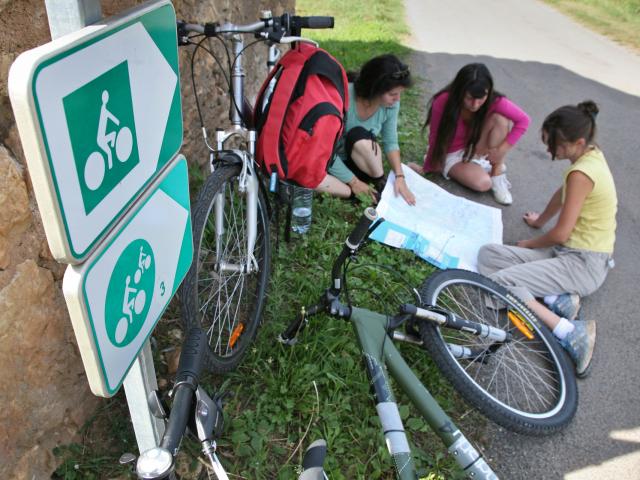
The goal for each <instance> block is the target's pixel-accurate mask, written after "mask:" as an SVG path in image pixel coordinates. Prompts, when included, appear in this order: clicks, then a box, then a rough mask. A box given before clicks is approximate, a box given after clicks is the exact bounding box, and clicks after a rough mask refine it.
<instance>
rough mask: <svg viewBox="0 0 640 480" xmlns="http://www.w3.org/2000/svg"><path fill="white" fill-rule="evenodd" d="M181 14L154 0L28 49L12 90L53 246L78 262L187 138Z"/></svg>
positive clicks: (62, 257) (14, 71)
mask: <svg viewBox="0 0 640 480" xmlns="http://www.w3.org/2000/svg"><path fill="white" fill-rule="evenodd" d="M175 25H176V17H175V11H174V9H173V6H172V4H171V2H170V1H169V0H156V1H152V2H148V3H147V4H145V5H143V6H141V7H138V8H136V9H134V10H132V11H131V12H129V13H127V14H123V15H121V16H118V17H113V18H111V19H109V20H107V21H106V22H105V23H104V24H100V25H92V26H88V27H85V28H84V29H82V30H79V31H78V32H75V33H72V34H70V35H67V36H65V37H62V38H60V39H57V40H55V41H53V42H50V43H48V44H46V45H43V46H41V47H38V48H35V49H33V50H30V51H28V52H25V53H23V54H22V55H20V56H19V57H18V59H16V61H15V62H14V64H13V65H12V67H11V70H10V74H9V93H10V97H11V102H12V106H13V109H14V114H15V117H16V122H17V124H18V129H19V132H20V137H21V139H22V143H23V147H24V150H25V154H26V157H27V163H28V167H29V172H30V175H31V178H32V181H33V183H34V191H35V195H36V199H37V201H38V205H39V208H40V211H41V213H42V216H43V224H44V227H45V232H46V234H47V239H48V241H49V246H50V248H51V251H52V254H53V255H54V257H55V258H56V259H57V260H59V261H61V262H66V263H71V264H77V263H80V262H82V261H83V260H84V258H86V257H87V256H88V255H89V254H90V253H91V252H92V251H93V250H94V249H95V248H96V246H97V244H98V243H99V242H100V241H101V240H102V239H104V237H105V236H106V234H107V233H108V232H109V230H111V229H112V228H113V226H114V225H115V223H116V222H117V220H118V219H119V218H120V217H121V216H122V215H123V214H124V213H125V212H126V210H127V209H128V208H130V206H131V204H132V202H133V201H134V200H135V199H136V197H138V196H139V195H140V194H141V193H142V191H143V190H144V189H145V188H146V187H147V186H148V185H149V184H150V182H151V181H152V180H153V178H154V176H156V175H157V174H158V173H159V172H160V171H161V170H162V169H163V168H164V167H165V166H166V165H167V163H168V162H169V161H170V160H171V159H172V158H174V157H175V155H176V154H177V152H178V150H179V149H180V146H181V144H182V111H181V103H180V89H179V71H178V53H177V42H176V27H175Z"/></svg>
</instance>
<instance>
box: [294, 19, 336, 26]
mask: <svg viewBox="0 0 640 480" xmlns="http://www.w3.org/2000/svg"><path fill="white" fill-rule="evenodd" d="M333 24H334V18H333V17H300V27H301V28H333Z"/></svg>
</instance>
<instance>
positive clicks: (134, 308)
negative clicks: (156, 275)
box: [115, 247, 151, 344]
mask: <svg viewBox="0 0 640 480" xmlns="http://www.w3.org/2000/svg"><path fill="white" fill-rule="evenodd" d="M150 267H151V255H149V254H146V253H144V251H143V247H140V255H139V256H138V268H136V271H135V273H134V274H133V285H131V275H127V277H126V280H125V287H124V297H123V299H122V313H123V314H124V316H123V317H122V318H120V320H119V321H118V325H117V326H116V332H115V339H116V342H117V343H118V344H120V343H122V341H123V340H124V339H125V338H126V336H127V331H128V330H129V325H132V324H133V318H134V315H140V314H141V313H142V311H143V310H144V307H145V305H146V303H147V293H146V292H145V291H144V289H142V288H136V287H135V285H138V284H139V283H140V280H142V275H143V274H144V272H146V271H147V270H149V268H150Z"/></svg>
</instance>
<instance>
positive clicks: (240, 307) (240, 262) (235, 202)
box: [181, 165, 271, 373]
mask: <svg viewBox="0 0 640 480" xmlns="http://www.w3.org/2000/svg"><path fill="white" fill-rule="evenodd" d="M240 171H241V165H226V166H222V167H220V168H218V169H217V170H215V171H214V173H213V174H211V175H210V176H209V177H208V178H207V181H206V182H205V183H204V185H203V187H202V189H201V191H200V193H199V195H198V198H197V200H196V202H195V208H194V210H193V214H192V219H193V242H194V251H195V255H194V259H193V263H192V265H191V268H190V269H189V272H188V273H187V276H186V277H185V280H184V284H183V289H182V295H181V300H182V312H183V315H182V316H183V322H184V324H185V330H187V331H188V329H189V328H190V327H191V326H192V325H194V324H196V325H200V326H201V327H202V328H203V330H204V331H205V332H206V334H207V337H208V339H209V351H208V354H207V357H206V361H205V366H206V368H207V369H209V370H210V371H212V372H214V373H226V372H229V371H231V370H233V369H234V368H236V367H237V366H238V364H239V363H240V361H241V360H242V358H243V356H244V354H245V353H246V352H247V349H248V347H249V345H251V343H252V342H253V340H254V338H255V336H256V333H257V331H258V326H259V324H260V321H261V317H262V310H263V306H264V302H265V296H266V292H267V283H268V281H269V273H270V260H271V243H270V241H269V221H268V216H267V209H266V201H265V198H264V194H263V193H262V191H261V190H260V189H258V190H259V193H258V195H257V197H258V208H257V229H256V233H257V235H256V242H255V247H254V251H253V258H250V257H249V253H248V251H247V250H248V241H247V237H248V227H249V225H248V221H247V196H246V195H245V194H243V193H241V192H240V190H239V188H238V178H239V175H240ZM218 195H219V196H218ZM216 198H218V202H221V204H219V205H222V207H221V208H216ZM216 210H217V211H218V218H217V224H216ZM248 265H250V266H251V267H250V268H248V267H247V266H248Z"/></svg>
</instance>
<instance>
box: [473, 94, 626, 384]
mask: <svg viewBox="0 0 640 480" xmlns="http://www.w3.org/2000/svg"><path fill="white" fill-rule="evenodd" d="M597 114H598V107H597V105H596V104H595V103H594V102H592V101H590V100H587V101H585V102H582V103H580V104H578V105H567V106H564V107H561V108H558V109H557V110H555V111H554V112H552V113H551V114H549V115H548V116H547V118H546V119H545V121H544V123H543V124H542V141H543V142H544V143H545V144H546V145H547V149H548V151H549V153H550V154H551V158H552V159H553V160H555V159H561V160H564V159H566V160H569V162H571V166H570V167H569V168H568V169H567V170H566V171H565V173H564V178H563V184H562V186H561V187H560V188H559V189H558V190H557V191H556V193H554V194H553V195H552V197H551V199H550V200H549V203H548V204H547V206H546V208H545V209H544V210H543V211H542V213H537V212H526V213H525V214H524V217H523V220H524V221H525V222H526V223H527V225H529V226H531V227H533V228H542V227H543V226H544V225H545V224H547V223H548V222H549V221H550V220H551V219H552V218H554V217H555V216H557V217H558V220H557V221H556V224H555V225H554V226H553V227H552V228H550V229H549V230H548V231H547V232H544V233H542V234H541V235H538V236H536V237H534V238H529V239H526V240H521V241H519V242H518V243H517V245H516V246H507V245H485V246H484V247H482V248H481V249H480V252H479V254H478V270H479V272H480V273H482V274H484V275H487V276H489V277H490V278H491V279H493V280H495V281H496V282H498V283H499V284H502V285H505V286H506V287H508V288H509V289H510V290H511V291H512V292H513V293H514V294H515V295H517V296H518V297H520V298H521V299H522V300H524V301H525V303H526V304H527V306H528V307H529V308H530V309H531V310H533V312H534V313H536V314H537V315H538V317H540V320H542V321H543V322H544V323H545V324H546V325H547V326H548V327H549V329H550V330H552V331H553V334H554V335H555V336H556V337H557V338H558V339H559V340H560V344H561V345H562V346H563V347H564V348H565V349H566V350H567V351H568V352H569V355H570V356H571V357H572V358H573V360H574V362H575V364H576V374H577V375H578V376H579V377H583V376H585V375H586V374H587V371H588V367H589V364H590V362H591V356H592V354H593V348H594V345H595V338H596V324H595V322H594V321H593V320H589V321H584V320H579V319H577V314H578V308H579V306H580V297H582V296H585V295H589V294H591V293H593V292H595V291H596V290H597V289H598V288H599V287H600V285H602V283H603V282H604V279H605V277H606V276H607V273H608V271H609V268H611V267H612V266H613V260H612V258H611V255H612V254H613V247H614V243H615V238H616V211H617V205H618V201H617V195H616V187H615V183H614V181H613V176H612V175H611V171H610V170H609V166H608V165H607V161H606V159H605V157H604V155H603V153H602V151H601V150H600V149H599V148H598V146H597V145H596V144H595V133H596V115H597ZM536 298H543V300H544V303H546V305H547V306H545V305H543V304H542V303H540V302H538V301H537V300H536ZM547 307H548V308H547Z"/></svg>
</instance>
